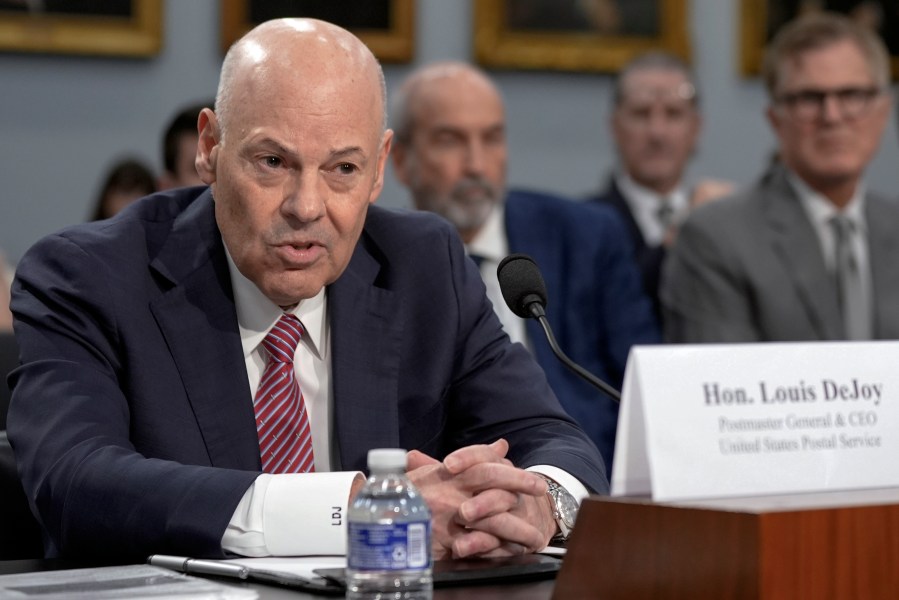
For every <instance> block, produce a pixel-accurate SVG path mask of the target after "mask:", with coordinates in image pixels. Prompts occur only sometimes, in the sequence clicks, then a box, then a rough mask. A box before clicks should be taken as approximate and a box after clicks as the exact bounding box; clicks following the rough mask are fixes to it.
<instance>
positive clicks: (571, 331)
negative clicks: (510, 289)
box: [505, 191, 661, 471]
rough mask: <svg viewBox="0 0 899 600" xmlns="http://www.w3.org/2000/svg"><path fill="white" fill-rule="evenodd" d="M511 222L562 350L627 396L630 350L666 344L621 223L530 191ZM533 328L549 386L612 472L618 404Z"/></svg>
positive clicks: (512, 243)
mask: <svg viewBox="0 0 899 600" xmlns="http://www.w3.org/2000/svg"><path fill="white" fill-rule="evenodd" d="M505 218H506V235H507V237H508V240H509V250H510V251H511V252H521V253H524V254H528V255H530V256H531V257H532V258H533V259H534V260H535V262H536V263H537V264H538V265H539V266H540V269H541V272H542V273H543V278H544V280H545V281H546V289H547V294H548V296H549V300H548V302H547V309H546V314H547V318H548V319H549V323H550V325H551V326H552V329H553V332H554V333H555V335H556V340H557V341H558V342H559V345H560V346H561V348H562V350H563V351H564V352H565V354H567V355H568V356H569V357H570V358H571V359H572V360H574V361H575V362H576V363H578V364H580V365H581V366H582V367H584V368H585V369H587V370H588V371H590V372H591V373H593V374H594V375H596V376H597V377H599V378H600V379H602V380H604V381H606V382H607V383H610V384H611V385H612V386H613V387H616V388H618V389H620V388H621V383H622V380H623V378H624V368H625V365H626V363H627V357H628V352H629V351H630V348H631V346H633V345H634V344H654V343H658V342H659V341H660V337H661V334H660V332H659V328H658V324H657V323H656V320H655V318H654V316H653V315H652V310H651V308H650V303H649V300H648V299H647V298H646V296H645V294H644V293H643V291H642V289H641V287H640V281H639V274H638V272H637V269H636V267H635V266H634V263H633V259H632V258H631V252H632V251H631V245H630V242H629V241H628V239H627V234H626V233H625V230H624V226H623V224H622V222H621V219H620V218H619V217H618V215H616V214H615V212H614V211H613V210H612V209H610V208H608V207H605V206H598V205H595V204H588V203H581V202H574V201H571V200H564V199H561V198H557V197H554V196H549V195H545V194H540V193H535V192H523V191H512V192H510V193H509V195H508V198H507V200H506V208H505ZM527 328H528V330H527V331H528V338H529V340H530V341H531V343H532V345H533V347H534V354H535V356H536V358H537V362H538V363H539V364H540V366H541V367H543V370H544V371H545V372H546V377H547V379H548V380H549V384H550V387H552V389H553V391H554V392H555V393H556V396H557V397H558V398H559V401H560V402H561V403H562V406H563V407H564V408H565V410H566V411H568V414H570V415H571V416H572V417H574V419H575V421H577V422H578V423H580V425H581V427H583V428H584V430H585V431H586V432H587V435H589V436H590V439H592V440H593V442H594V443H595V444H596V446H597V447H598V448H599V451H600V454H602V456H603V458H604V459H605V461H606V468H607V471H608V470H609V469H610V468H611V465H612V457H613V454H614V449H615V432H616V428H617V423H618V404H617V403H616V402H615V401H614V400H612V399H611V398H609V397H607V396H606V395H605V394H603V393H602V392H600V391H598V390H597V389H596V388H595V387H593V386H592V385H590V384H589V383H587V382H585V381H584V380H583V379H581V378H580V377H579V376H577V375H576V374H575V373H573V372H572V371H571V370H570V369H569V368H568V367H566V366H565V365H563V364H562V363H561V362H560V361H559V360H558V359H557V358H556V357H555V355H554V354H553V352H552V349H551V348H550V346H549V342H547V341H546V337H545V336H544V334H543V331H542V329H541V327H540V325H539V323H537V321H535V320H529V321H528V324H527Z"/></svg>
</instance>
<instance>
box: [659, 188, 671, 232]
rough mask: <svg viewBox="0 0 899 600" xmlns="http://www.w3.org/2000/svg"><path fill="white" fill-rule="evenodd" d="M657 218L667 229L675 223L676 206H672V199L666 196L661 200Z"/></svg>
mask: <svg viewBox="0 0 899 600" xmlns="http://www.w3.org/2000/svg"><path fill="white" fill-rule="evenodd" d="M656 218H657V219H658V220H659V223H661V224H662V226H663V227H665V228H666V229H667V228H668V227H670V226H671V224H672V222H673V221H674V206H672V204H671V198H669V197H668V196H664V197H662V198H661V199H660V201H659V206H658V208H656Z"/></svg>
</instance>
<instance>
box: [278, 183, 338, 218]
mask: <svg viewBox="0 0 899 600" xmlns="http://www.w3.org/2000/svg"><path fill="white" fill-rule="evenodd" d="M326 198H327V185H326V184H325V182H324V181H323V180H322V177H321V175H320V174H319V173H318V171H302V172H297V174H296V177H292V178H291V179H290V181H289V182H288V183H286V184H285V186H284V199H283V200H282V202H281V211H282V212H283V213H284V214H286V215H290V216H292V217H294V218H296V219H297V220H299V221H302V222H310V221H315V220H316V219H319V218H321V217H322V215H324V214H325V200H326Z"/></svg>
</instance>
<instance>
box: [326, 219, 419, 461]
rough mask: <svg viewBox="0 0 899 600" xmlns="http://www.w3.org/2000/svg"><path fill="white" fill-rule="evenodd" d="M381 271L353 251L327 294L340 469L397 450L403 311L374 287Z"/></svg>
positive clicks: (358, 249)
mask: <svg viewBox="0 0 899 600" xmlns="http://www.w3.org/2000/svg"><path fill="white" fill-rule="evenodd" d="M379 270H380V265H379V264H378V263H377V261H376V260H375V259H374V258H373V256H372V255H371V254H369V252H368V251H367V250H366V249H365V244H364V234H363V240H362V241H360V243H359V245H358V246H357V247H356V251H355V253H354V255H353V258H352V260H351V261H350V264H349V265H348V266H347V269H346V271H344V273H343V275H341V276H340V278H339V279H338V280H337V281H336V282H334V283H333V284H332V285H331V286H330V287H329V288H328V312H329V317H328V319H329V321H330V324H331V344H332V347H331V385H332V387H333V390H334V406H333V414H334V428H333V430H334V432H335V433H336V442H337V445H338V448H337V450H338V453H337V454H336V455H335V456H339V459H340V464H341V466H342V467H343V468H344V469H361V468H364V466H365V464H366V454H367V452H368V449H369V448H395V447H398V446H399V443H400V434H399V407H398V405H397V402H398V397H399V387H398V386H399V369H400V364H399V362H400V361H399V346H400V341H401V338H402V334H403V307H402V304H401V303H400V301H399V300H398V299H397V298H396V297H395V294H394V293H393V292H391V291H389V290H386V289H383V288H380V287H377V286H376V285H375V277H376V276H377V275H378V272H379Z"/></svg>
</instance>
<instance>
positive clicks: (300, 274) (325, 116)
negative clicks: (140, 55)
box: [197, 74, 391, 306]
mask: <svg viewBox="0 0 899 600" xmlns="http://www.w3.org/2000/svg"><path fill="white" fill-rule="evenodd" d="M357 75H358V74H357ZM337 79H338V77H337V76H333V77H332V79H331V80H329V81H328V82H327V84H312V83H310V82H309V81H306V80H305V79H304V78H303V77H301V76H297V77H294V78H289V81H287V80H285V81H281V82H280V83H279V84H277V85H275V84H271V83H268V82H265V81H260V80H254V81H252V82H251V83H250V84H248V85H243V86H241V87H240V89H239V90H238V89H235V91H234V93H235V97H234V102H233V103H232V105H231V106H232V108H231V112H230V113H229V114H228V116H227V117H226V118H227V119H228V122H227V123H226V127H227V129H226V131H225V138H224V139H222V133H221V130H220V128H219V123H218V121H217V117H216V116H215V114H213V113H212V112H211V111H210V110H209V109H205V110H204V111H203V112H202V113H201V117H200V127H201V134H200V145H199V154H198V158H197V166H198V169H199V171H200V175H201V177H202V179H203V181H204V182H205V183H208V184H210V185H211V186H212V192H213V197H214V198H215V216H216V221H217V223H218V227H219V230H220V231H221V234H222V239H223V240H224V242H225V245H226V246H227V248H228V251H229V252H230V254H231V256H232V258H233V259H234V262H235V264H236V265H237V268H238V269H239V270H240V272H241V273H242V274H243V275H244V276H245V277H247V278H248V279H250V280H251V281H252V282H253V283H255V284H256V286H257V287H258V288H259V289H260V290H261V291H262V292H263V294H265V295H266V296H267V297H268V298H269V299H271V300H272V301H273V302H274V303H276V304H278V305H280V306H290V305H293V304H295V303H297V302H298V301H300V300H302V299H304V298H310V297H312V296H314V295H316V294H317V293H318V292H319V291H320V290H321V289H322V287H323V286H325V285H328V284H330V283H332V282H333V281H334V280H336V279H337V278H338V277H339V276H340V274H341V273H342V272H343V271H344V269H345V268H346V266H347V264H348V263H349V261H350V258H351V256H352V254H353V250H354V248H355V246H356V242H357V241H358V239H359V236H360V234H361V232H362V226H363V224H364V222H365V215H366V211H367V209H368V205H369V204H371V203H372V202H374V201H375V198H377V196H378V194H379V193H380V191H381V187H382V185H383V174H384V163H385V160H386V158H387V153H388V151H389V147H390V136H391V133H390V132H386V133H384V132H382V129H381V113H380V112H379V111H380V110H381V109H382V102H381V98H380V95H379V93H378V90H377V89H376V87H375V86H374V85H371V86H368V85H367V84H366V81H364V78H361V79H363V81H361V82H360V81H359V79H360V78H358V77H357V78H356V80H355V81H354V80H353V78H352V77H346V78H344V79H345V81H337ZM368 87H371V88H372V89H371V90H368Z"/></svg>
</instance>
